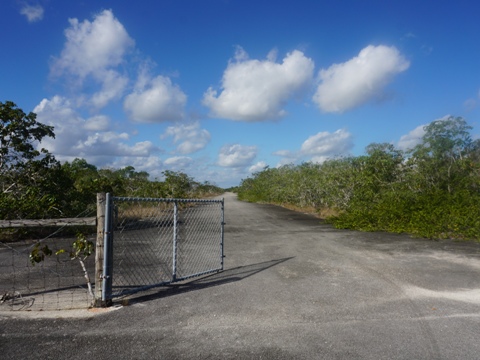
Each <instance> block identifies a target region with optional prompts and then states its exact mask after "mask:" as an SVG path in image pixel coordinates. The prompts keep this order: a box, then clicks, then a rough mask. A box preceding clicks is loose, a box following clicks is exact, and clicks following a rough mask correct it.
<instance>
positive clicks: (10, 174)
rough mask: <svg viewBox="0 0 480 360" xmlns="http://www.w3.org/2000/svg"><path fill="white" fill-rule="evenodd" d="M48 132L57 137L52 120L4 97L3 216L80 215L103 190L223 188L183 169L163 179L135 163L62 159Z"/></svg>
mask: <svg viewBox="0 0 480 360" xmlns="http://www.w3.org/2000/svg"><path fill="white" fill-rule="evenodd" d="M46 137H51V138H54V137H55V133H54V128H53V127H52V126H48V125H45V124H42V123H40V122H38V121H37V120H36V114H34V113H29V114H26V113H25V112H23V110H22V109H20V108H18V107H17V105H16V104H15V103H13V102H11V101H6V102H5V103H2V102H0V141H1V147H0V190H1V196H0V219H2V220H12V219H47V218H61V217H75V216H78V215H79V214H81V213H84V212H86V211H89V210H91V211H94V210H95V208H96V194H97V193H98V192H111V193H113V194H114V195H115V196H133V197H153V198H201V197H206V196H213V195H216V194H219V193H222V192H223V190H222V189H221V188H219V187H218V186H216V185H214V184H212V183H209V182H203V183H200V182H197V181H195V180H194V179H193V178H192V177H190V176H188V175H187V174H185V173H183V172H177V171H171V170H165V171H164V172H163V173H162V175H163V180H161V181H160V180H158V179H155V180H150V175H149V174H148V173H147V172H145V171H136V170H135V168H134V167H132V166H127V167H125V168H122V169H108V168H105V169H99V168H97V167H96V166H95V165H92V164H89V163H88V162H87V161H86V160H85V159H81V158H77V159H75V160H73V161H71V162H65V163H61V162H60V161H58V160H57V159H55V156H54V155H53V154H51V153H50V152H48V151H47V150H46V149H43V148H42V149H40V150H39V149H38V148H37V145H38V144H39V143H40V142H41V140H42V139H43V138H46Z"/></svg>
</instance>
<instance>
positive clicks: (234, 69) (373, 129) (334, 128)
mask: <svg viewBox="0 0 480 360" xmlns="http://www.w3.org/2000/svg"><path fill="white" fill-rule="evenodd" d="M479 34H480V5H479V4H478V2H476V1H474V0H470V1H466V0H456V1H444V0H438V1H435V2H431V1H418V0H417V1H411V0H403V1H387V0H383V1H380V0H379V1H370V0H364V1H353V0H350V1H349V0H346V1H314V0H311V1H307V0H297V1H276V2H273V1H265V0H255V1H253V0H252V1H251V0H242V1H237V0H204V1H200V0H163V1H154V0H149V1H146V0H145V1H144V0H139V1H136V2H135V3H133V2H131V1H126V0H124V1H122V0H116V1H101V0H96V1H93V0H92V1H88V0H85V1H61V0H37V1H23V0H22V1H20V0H5V1H3V2H2V5H1V6H0V38H1V43H2V56H1V57H0V101H6V100H11V101H14V102H15V103H16V104H17V105H18V106H19V107H20V108H22V109H23V110H24V111H26V112H29V111H34V112H36V113H37V115H38V117H37V119H38V121H40V122H43V123H45V124H49V125H53V126H54V127H55V133H56V138H55V139H47V140H45V141H43V143H42V144H41V146H43V147H46V148H47V149H49V150H50V151H51V152H52V153H53V154H54V155H55V156H56V157H57V158H58V159H59V160H62V161H66V160H68V161H71V160H73V159H74V158H76V157H80V158H85V159H86V160H87V161H88V162H89V163H92V164H95V165H97V166H98V167H100V168H101V167H110V168H121V167H124V166H127V165H132V166H134V167H135V168H136V169H137V170H138V171H147V172H149V173H150V174H151V175H152V177H158V178H161V173H162V171H165V170H174V171H183V172H185V173H187V174H188V175H190V176H192V177H194V178H195V179H196V180H197V181H205V180H208V181H210V182H214V183H216V184H218V185H220V186H225V187H227V186H233V185H237V184H239V182H240V180H241V179H243V178H246V177H248V176H249V175H250V174H251V173H252V172H254V171H258V170H261V169H262V168H263V167H264V166H267V165H268V166H270V167H276V166H280V165H282V164H288V163H301V162H302V161H316V162H322V161H324V160H325V159H327V158H331V157H335V156H343V155H360V154H362V153H363V152H364V149H365V147H366V146H367V145H368V144H370V143H372V142H389V143H393V144H394V145H395V146H397V147H399V148H402V149H406V148H408V147H412V146H414V145H415V144H416V143H417V142H418V139H419V138H420V137H421V136H422V127H423V126H424V125H426V124H428V123H430V122H431V121H433V120H436V119H440V118H443V117H445V116H448V115H453V116H462V117H464V118H465V119H466V120H467V122H468V123H469V124H470V125H472V126H473V127H474V129H473V131H472V134H473V135H474V137H475V138H478V137H479V135H480V124H479V116H480V42H479V40H478V35H479Z"/></svg>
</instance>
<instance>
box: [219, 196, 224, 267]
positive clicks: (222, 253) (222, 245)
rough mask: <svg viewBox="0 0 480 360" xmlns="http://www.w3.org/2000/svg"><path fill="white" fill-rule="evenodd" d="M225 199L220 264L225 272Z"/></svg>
mask: <svg viewBox="0 0 480 360" xmlns="http://www.w3.org/2000/svg"><path fill="white" fill-rule="evenodd" d="M224 234H225V198H222V229H221V239H222V240H221V241H222V242H221V244H220V247H221V249H222V250H221V256H222V258H221V259H220V264H221V270H223V262H224V261H223V259H224V258H225V246H224V240H225V236H224Z"/></svg>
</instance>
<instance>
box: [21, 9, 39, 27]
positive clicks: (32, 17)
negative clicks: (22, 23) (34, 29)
mask: <svg viewBox="0 0 480 360" xmlns="http://www.w3.org/2000/svg"><path fill="white" fill-rule="evenodd" d="M43 13H44V10H43V7H42V6H40V5H24V6H23V7H22V8H21V9H20V14H22V15H25V17H26V18H27V20H28V22H31V23H32V22H36V21H40V20H42V19H43Z"/></svg>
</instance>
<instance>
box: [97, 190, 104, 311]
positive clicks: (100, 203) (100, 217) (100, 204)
mask: <svg viewBox="0 0 480 360" xmlns="http://www.w3.org/2000/svg"><path fill="white" fill-rule="evenodd" d="M105 201H106V195H105V193H98V194H97V244H96V246H95V299H94V306H96V307H100V306H102V305H103V304H102V282H103V239H104V236H105Z"/></svg>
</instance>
